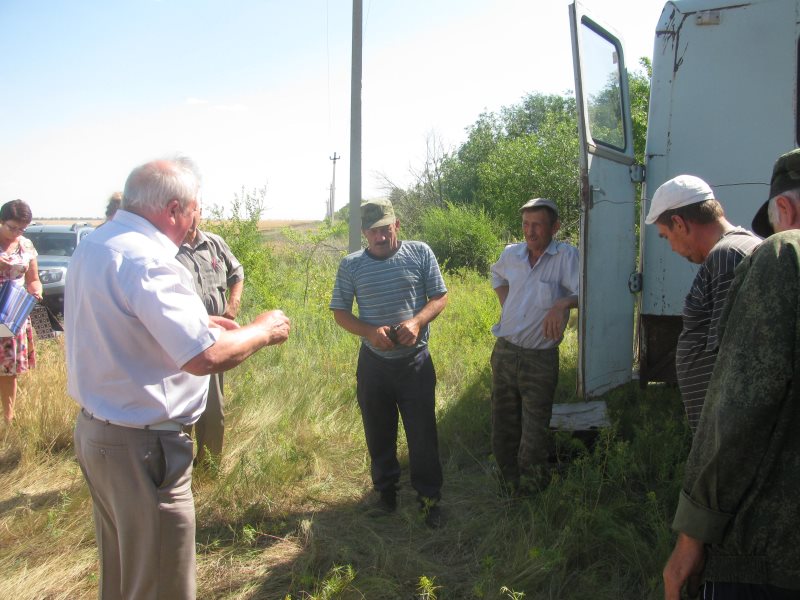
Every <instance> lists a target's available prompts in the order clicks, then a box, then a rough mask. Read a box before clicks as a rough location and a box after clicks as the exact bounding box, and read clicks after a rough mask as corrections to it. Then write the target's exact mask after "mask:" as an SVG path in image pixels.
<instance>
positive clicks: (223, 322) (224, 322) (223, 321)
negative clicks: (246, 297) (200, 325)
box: [208, 315, 240, 330]
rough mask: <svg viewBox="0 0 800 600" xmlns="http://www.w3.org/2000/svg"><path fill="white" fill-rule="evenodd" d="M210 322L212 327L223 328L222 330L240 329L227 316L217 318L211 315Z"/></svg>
mask: <svg viewBox="0 0 800 600" xmlns="http://www.w3.org/2000/svg"><path fill="white" fill-rule="evenodd" d="M208 320H209V322H210V323H211V325H212V326H216V327H221V328H222V329H226V330H230V329H239V327H240V326H239V324H238V323H237V322H236V321H234V320H232V319H230V318H229V317H226V316H224V315H223V316H221V317H217V316H215V315H209V316H208Z"/></svg>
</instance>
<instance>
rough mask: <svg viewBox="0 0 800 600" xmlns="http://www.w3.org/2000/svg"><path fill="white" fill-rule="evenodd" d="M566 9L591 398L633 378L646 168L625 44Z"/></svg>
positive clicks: (581, 388)
mask: <svg viewBox="0 0 800 600" xmlns="http://www.w3.org/2000/svg"><path fill="white" fill-rule="evenodd" d="M569 11H570V25H571V30H572V53H573V63H574V67H575V94H576V98H577V108H578V130H579V134H580V170H581V183H580V201H581V224H580V254H581V280H580V285H581V289H580V300H579V304H578V307H579V329H578V346H579V351H578V393H579V394H580V395H581V396H583V397H591V396H597V395H599V394H602V393H603V392H605V391H607V390H609V389H611V388H614V387H617V386H619V385H622V384H624V383H627V382H629V381H630V380H631V372H632V365H633V322H634V312H633V308H634V295H633V292H635V291H638V282H639V281H640V279H639V278H638V276H637V275H636V274H635V271H636V227H635V223H636V209H635V202H634V201H635V193H636V192H635V185H634V180H636V181H640V180H641V176H640V175H641V173H640V171H641V169H639V168H637V167H636V166H635V164H634V154H633V131H632V127H631V117H630V98H629V95H628V75H627V71H626V69H625V60H624V54H623V51H622V44H621V43H620V41H619V39H618V38H617V37H615V36H614V35H613V34H612V33H610V32H609V30H608V29H607V28H605V27H603V26H602V25H600V24H599V23H598V22H597V21H595V20H594V19H592V18H590V17H589V16H587V15H586V13H585V12H584V10H583V7H582V6H581V5H580V4H579V3H578V2H575V3H573V4H571V5H570V7H569Z"/></svg>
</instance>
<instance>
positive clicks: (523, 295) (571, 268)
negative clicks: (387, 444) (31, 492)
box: [491, 198, 579, 494]
mask: <svg viewBox="0 0 800 600" xmlns="http://www.w3.org/2000/svg"><path fill="white" fill-rule="evenodd" d="M520 213H521V215H522V230H523V232H524V234H525V242H522V243H519V244H511V245H510V246H507V247H506V249H505V250H504V251H503V253H502V254H501V255H500V258H499V259H498V261H497V262H496V263H495V264H494V265H492V269H491V272H492V287H493V288H494V291H495V293H496V294H497V297H498V299H499V300H500V306H501V307H502V313H501V316H500V322H499V323H497V324H496V325H495V326H494V327H493V328H492V333H494V335H495V336H496V337H497V342H496V343H495V347H494V350H493V351H492V359H491V363H492V451H493V453H494V456H495V460H497V464H498V467H499V469H500V475H501V477H502V484H503V488H504V489H505V490H507V491H508V492H510V493H512V494H517V493H520V492H532V491H536V490H538V489H541V487H543V486H545V485H547V483H549V472H548V470H547V459H548V445H549V433H548V427H549V424H550V417H551V414H552V411H553V397H554V395H555V390H556V385H557V383H558V345H559V343H560V342H561V339H562V338H563V335H564V329H565V327H566V325H567V320H568V319H569V311H570V309H572V308H576V307H577V306H578V276H579V271H578V258H579V257H578V250H577V249H576V248H575V247H574V246H571V245H569V244H567V243H564V242H559V241H556V240H554V239H553V236H554V235H555V234H556V232H557V231H558V230H559V228H560V226H561V223H560V221H559V220H558V207H557V206H556V204H555V202H553V201H552V200H548V199H546V198H533V199H532V200H529V201H528V202H526V203H525V204H524V205H523V206H522V207H521V208H520Z"/></svg>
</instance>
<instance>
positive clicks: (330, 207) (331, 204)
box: [328, 152, 342, 225]
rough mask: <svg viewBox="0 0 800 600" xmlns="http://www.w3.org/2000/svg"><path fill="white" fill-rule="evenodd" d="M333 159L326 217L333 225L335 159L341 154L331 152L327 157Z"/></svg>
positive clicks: (334, 209)
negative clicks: (331, 154)
mask: <svg viewBox="0 0 800 600" xmlns="http://www.w3.org/2000/svg"><path fill="white" fill-rule="evenodd" d="M328 158H330V159H331V160H332V161H333V179H331V195H330V199H329V200H328V217H330V220H331V225H333V213H334V212H335V211H336V161H337V160H339V159H340V158H342V157H341V156H336V152H334V153H333V156H330V157H328Z"/></svg>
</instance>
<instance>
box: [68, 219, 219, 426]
mask: <svg viewBox="0 0 800 600" xmlns="http://www.w3.org/2000/svg"><path fill="white" fill-rule="evenodd" d="M177 251H178V248H177V246H176V245H175V244H174V243H173V242H172V241H171V240H170V239H169V238H168V237H167V236H165V235H164V234H163V233H161V232H160V231H159V230H158V229H157V228H156V227H155V226H154V225H152V224H151V223H150V222H149V221H147V220H146V219H144V218H142V217H140V216H138V215H135V214H133V213H130V212H127V211H118V212H117V214H116V215H115V217H114V220H113V221H111V222H109V223H107V224H105V225H103V226H102V227H100V228H99V229H97V230H96V231H94V232H92V233H91V234H90V235H89V236H87V237H86V238H85V239H84V240H82V241H81V243H80V244H79V245H78V248H77V249H76V251H75V254H73V256H72V259H71V261H70V266H69V272H68V278H67V281H66V291H65V294H64V320H65V335H66V355H67V377H68V390H69V394H70V395H71V396H72V397H73V398H74V399H75V400H76V401H77V402H78V404H80V405H81V407H83V408H85V409H86V410H87V411H89V412H90V413H92V414H93V415H95V416H96V417H97V418H100V419H108V420H111V421H116V422H118V423H121V424H123V425H130V426H134V427H142V426H145V425H152V424H155V423H160V422H162V421H165V420H169V419H171V420H176V421H179V422H181V423H183V424H186V425H188V424H191V423H194V422H195V421H197V419H198V418H199V417H200V414H201V413H202V412H203V410H204V409H205V401H206V394H207V388H208V377H207V376H196V375H191V374H189V373H186V372H185V371H182V370H181V367H183V366H184V365H185V364H186V363H187V362H188V361H189V360H191V359H192V358H193V357H195V356H196V355H198V354H200V353H201V352H202V351H203V350H205V349H206V348H208V347H209V346H211V345H213V344H214V343H215V342H216V340H217V337H218V336H219V330H217V329H215V328H214V329H212V328H209V320H208V313H207V312H206V309H205V308H204V306H203V303H202V301H201V300H200V297H199V296H198V295H197V294H196V293H195V290H194V286H193V284H192V280H191V276H190V274H189V272H188V271H187V270H186V269H185V268H184V267H183V266H182V265H181V264H180V263H179V262H178V261H177V260H176V259H175V254H176V253H177Z"/></svg>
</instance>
